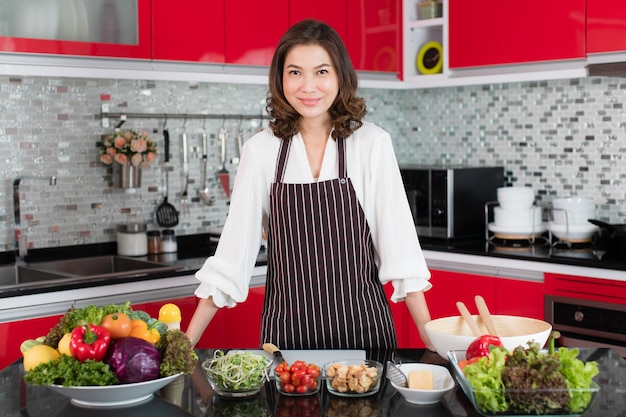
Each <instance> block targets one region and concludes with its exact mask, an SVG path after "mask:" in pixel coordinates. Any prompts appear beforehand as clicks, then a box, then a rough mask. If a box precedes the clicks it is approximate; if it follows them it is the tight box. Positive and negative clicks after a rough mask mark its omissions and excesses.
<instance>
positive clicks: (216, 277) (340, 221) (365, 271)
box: [187, 20, 430, 349]
mask: <svg viewBox="0 0 626 417" xmlns="http://www.w3.org/2000/svg"><path fill="white" fill-rule="evenodd" d="M269 86H270V88H269V93H268V96H267V101H266V102H267V110H268V112H269V114H270V118H271V119H272V122H270V127H269V128H268V129H266V130H263V131H262V132H259V133H257V134H256V135H255V136H254V137H252V138H251V139H250V140H248V141H247V142H246V143H245V145H244V147H243V150H242V155H241V160H240V165H239V170H238V173H237V178H236V181H235V184H236V185H235V188H234V189H233V193H232V198H231V203H230V211H229V214H228V218H227V219H226V223H225V225H224V228H223V231H222V234H221V237H220V241H219V244H218V247H217V250H216V252H215V255H214V256H212V257H210V258H209V259H208V260H207V261H206V262H205V264H204V266H203V268H202V269H201V270H200V271H198V273H197V274H196V277H197V278H198V279H199V280H200V281H201V284H200V286H199V288H198V290H197V291H196V295H197V296H198V297H200V298H201V300H200V301H199V304H198V307H197V309H196V312H195V314H194V316H193V318H192V320H191V323H190V325H189V327H188V329H187V335H188V336H189V338H190V339H191V340H192V341H194V342H195V341H197V340H198V339H199V338H200V336H201V334H202V332H203V331H204V329H205V328H206V326H207V325H208V323H209V322H210V321H211V319H212V317H213V316H214V314H215V313H216V311H217V309H218V308H220V307H224V306H234V305H235V304H237V303H239V302H243V301H244V300H245V299H246V297H247V292H248V281H249V277H250V271H251V266H252V265H253V264H254V262H255V261H256V254H257V253H258V246H259V241H260V236H261V234H262V228H263V227H264V228H265V230H266V231H268V232H269V233H268V265H267V278H266V283H267V285H266V292H265V304H264V309H263V313H262V319H261V338H262V341H263V342H271V343H273V344H275V345H278V346H281V348H285V349H369V348H384V349H387V348H394V347H396V346H397V341H396V332H395V328H394V323H393V319H392V316H391V309H390V306H389V302H388V300H387V297H386V295H385V291H384V290H383V285H382V284H383V283H386V282H388V281H392V282H393V286H394V293H393V295H392V300H393V301H396V302H397V301H406V305H407V306H408V307H409V309H410V311H411V315H412V317H414V319H415V323H416V325H417V327H418V329H419V330H420V332H421V334H422V337H423V338H424V340H425V341H426V345H427V346H430V343H429V342H428V339H427V336H426V334H425V332H424V331H423V326H424V323H426V322H427V321H428V320H429V319H430V314H429V312H428V307H427V305H426V301H425V299H424V296H423V291H424V290H426V289H428V288H429V287H430V284H429V282H428V279H429V277H430V274H429V271H428V269H427V267H426V263H425V261H424V257H423V255H422V252H421V249H420V246H419V242H418V240H417V234H416V232H415V227H414V224H413V219H412V216H411V212H410V209H409V206H408V202H407V198H406V193H405V192H404V185H403V183H402V178H401V176H400V170H399V168H398V163H397V161H396V158H395V154H394V151H393V147H392V144H391V138H390V135H389V134H388V133H387V132H386V131H384V130H383V129H381V128H379V127H377V126H375V125H373V124H372V123H369V122H366V121H364V120H363V117H364V116H365V114H366V106H365V101H364V100H363V98H361V97H358V96H357V90H358V79H357V76H356V72H355V70H354V67H353V66H352V63H351V61H350V57H349V55H348V53H347V50H346V47H345V45H344V44H343V42H342V40H341V38H340V37H339V35H338V34H337V33H336V32H335V31H334V30H333V29H332V28H331V27H329V26H328V25H326V24H324V23H322V22H319V21H315V20H304V21H301V22H299V23H297V24H295V25H294V26H293V27H291V28H290V29H289V30H288V31H287V32H286V33H285V35H284V36H283V37H282V39H281V40H280V42H279V44H278V46H277V47H276V51H275V54H274V57H273V59H272V64H271V66H270V71H269ZM242 236H243V237H244V238H243V240H242ZM242 241H244V242H248V247H247V249H246V250H245V251H244V252H245V253H248V254H249V255H248V256H241V253H242V248H241V242H242ZM338 259H339V260H343V259H350V260H355V261H354V262H352V263H343V262H337V260H338ZM330 288H332V289H333V290H332V291H330V290H329V289H330ZM340 306H349V308H348V307H346V308H343V309H342V307H340ZM259 344H260V343H259Z"/></svg>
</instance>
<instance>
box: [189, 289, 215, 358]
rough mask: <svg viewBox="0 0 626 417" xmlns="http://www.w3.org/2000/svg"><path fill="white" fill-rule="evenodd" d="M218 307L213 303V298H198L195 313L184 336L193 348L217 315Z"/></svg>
mask: <svg viewBox="0 0 626 417" xmlns="http://www.w3.org/2000/svg"><path fill="white" fill-rule="evenodd" d="M217 310H218V307H217V306H216V305H215V303H214V302H213V298H212V297H209V298H200V299H199V302H198V305H197V307H196V311H195V312H194V313H193V317H192V318H191V322H190V323H189V327H187V331H186V333H185V334H186V335H187V337H188V338H189V340H191V344H192V345H193V346H195V345H196V343H198V340H200V337H202V333H204V330H205V329H206V328H207V326H208V325H209V323H210V322H211V320H212V319H213V316H215V313H217Z"/></svg>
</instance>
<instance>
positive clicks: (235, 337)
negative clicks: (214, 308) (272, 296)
mask: <svg viewBox="0 0 626 417" xmlns="http://www.w3.org/2000/svg"><path fill="white" fill-rule="evenodd" d="M264 299H265V287H264V286H263V287H253V288H250V292H249V293H248V299H247V300H246V301H245V302H243V303H240V304H238V305H236V306H235V307H233V308H221V309H219V310H218V312H217V313H216V314H215V317H213V320H211V323H209V326H208V327H207V329H206V330H205V331H204V333H203V335H202V337H201V338H200V340H199V341H198V343H197V345H196V346H197V347H198V348H200V349H244V348H246V349H258V348H259V347H260V346H261V344H262V343H263V342H262V341H260V340H259V338H260V335H261V313H262V311H263V301H264Z"/></svg>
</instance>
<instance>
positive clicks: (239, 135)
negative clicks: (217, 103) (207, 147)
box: [231, 118, 243, 165]
mask: <svg viewBox="0 0 626 417" xmlns="http://www.w3.org/2000/svg"><path fill="white" fill-rule="evenodd" d="M242 122H243V118H242V119H239V126H238V127H237V138H236V141H237V143H235V149H236V150H237V156H235V157H234V158H233V159H232V160H231V162H232V163H233V164H234V165H239V161H241V148H242V147H243V130H241V124H242Z"/></svg>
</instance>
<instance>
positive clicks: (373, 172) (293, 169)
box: [195, 122, 431, 307]
mask: <svg viewBox="0 0 626 417" xmlns="http://www.w3.org/2000/svg"><path fill="white" fill-rule="evenodd" d="M280 142H281V139H279V138H277V137H275V136H274V134H273V132H272V130H271V129H269V128H267V129H265V130H264V131H262V132H259V133H257V134H256V135H254V136H253V137H252V138H250V139H249V140H248V141H246V143H245V144H244V146H243V149H242V152H241V160H240V163H239V167H238V170H237V175H236V178H235V182H234V186H233V192H232V195H231V200H230V208H229V213H228V217H227V218H226V222H225V224H224V228H223V230H222V234H221V237H220V240H219V243H218V246H217V249H216V251H215V254H214V255H213V256H211V257H209V258H208V259H207V260H206V261H205V263H204V265H203V266H202V268H201V269H200V270H199V271H198V272H197V273H196V278H197V279H198V280H200V285H199V287H198V288H197V290H196V291H195V294H196V296H198V297H200V298H208V297H209V296H212V297H213V301H214V302H215V304H216V305H217V306H218V307H224V306H228V307H233V306H235V305H236V304H237V303H240V302H243V301H245V300H246V298H247V296H248V288H249V282H250V278H251V276H252V270H253V268H254V266H255V263H256V259H257V256H258V253H259V247H260V245H261V236H262V227H263V224H264V222H266V219H267V217H268V212H269V197H270V188H271V185H272V183H273V182H274V175H275V170H276V159H277V157H278V151H279V148H280ZM345 145H346V165H347V170H348V177H350V179H351V181H352V184H353V186H354V189H355V191H356V194H357V198H358V199H359V202H360V203H361V206H362V208H363V211H364V212H365V217H366V218H367V222H368V224H369V227H370V230H371V234H372V240H373V242H374V248H375V252H376V264H377V266H378V269H379V279H380V281H381V282H382V283H383V284H385V283H387V282H389V281H392V285H393V287H394V292H393V294H392V297H391V300H392V301H394V302H398V301H402V300H404V298H405V297H406V294H407V293H409V292H414V291H425V290H428V289H430V287H431V284H430V282H429V279H430V271H429V270H428V267H427V266H426V261H425V259H424V255H423V254H422V250H421V247H420V245H419V241H418V238H417V233H416V231H415V225H414V223H413V218H412V216H411V212H410V208H409V204H408V201H407V198H406V192H405V190H404V185H403V183H402V178H401V176H400V169H399V167H398V163H397V160H396V157H395V154H394V151H393V145H392V143H391V137H390V136H389V133H387V132H386V131H384V130H383V129H381V128H379V127H378V126H376V125H374V124H372V123H368V122H364V123H363V126H362V127H361V128H360V129H358V130H357V131H356V132H354V133H353V134H352V136H350V137H349V138H348V139H346V141H345ZM337 165H338V158H337V144H336V142H335V141H334V140H332V139H331V140H329V141H328V142H327V144H326V150H325V152H324V159H323V162H322V168H321V171H320V175H319V179H318V180H319V181H326V180H330V179H335V178H338V172H337V171H338V168H337ZM283 181H284V182H286V183H293V184H298V183H312V182H314V181H315V179H314V178H313V174H312V173H311V169H310V167H309V163H308V160H307V156H306V150H305V147H304V142H303V140H302V136H300V134H297V135H295V136H294V137H293V138H292V144H291V149H290V151H289V156H288V158H287V166H286V168H285V176H284V178H283Z"/></svg>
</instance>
